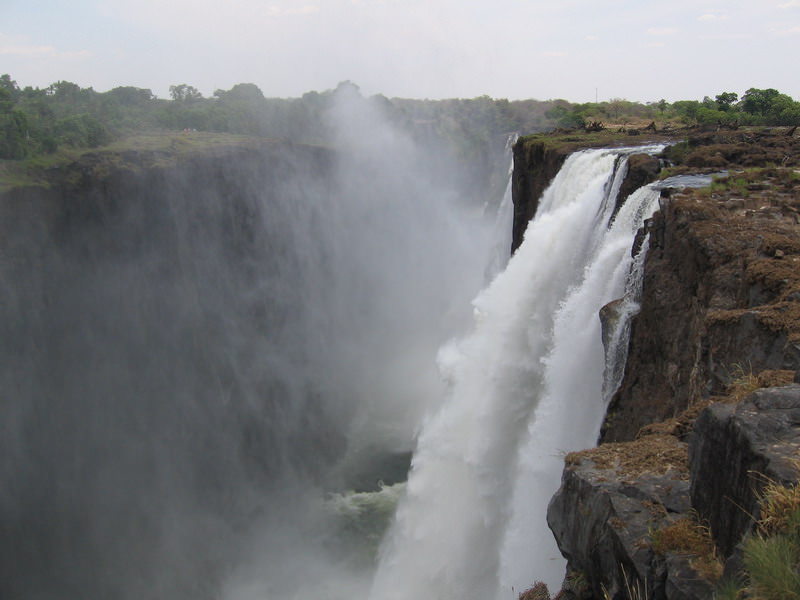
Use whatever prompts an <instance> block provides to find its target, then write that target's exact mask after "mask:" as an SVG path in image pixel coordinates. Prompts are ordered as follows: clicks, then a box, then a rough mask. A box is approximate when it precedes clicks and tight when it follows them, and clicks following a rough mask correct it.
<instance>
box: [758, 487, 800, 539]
mask: <svg viewBox="0 0 800 600" xmlns="http://www.w3.org/2000/svg"><path fill="white" fill-rule="evenodd" d="M760 507H761V518H760V519H759V520H758V530H759V532H761V533H762V534H764V535H775V534H777V533H780V532H792V530H793V529H795V528H798V527H800V518H799V517H800V487H798V486H797V485H790V486H784V485H781V484H780V483H777V482H774V481H770V482H769V483H767V486H766V487H765V488H764V491H763V492H762V494H761V502H760ZM796 533H800V531H797V532H796Z"/></svg>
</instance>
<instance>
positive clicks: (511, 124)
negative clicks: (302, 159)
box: [0, 74, 800, 160]
mask: <svg viewBox="0 0 800 600" xmlns="http://www.w3.org/2000/svg"><path fill="white" fill-rule="evenodd" d="M343 92H350V93H353V92H355V93H358V88H357V86H355V85H354V84H352V83H350V82H343V83H341V84H339V86H338V87H337V88H336V89H335V90H328V91H324V92H313V91H312V92H308V93H306V94H304V95H303V96H302V97H301V98H291V99H286V98H266V97H265V96H264V94H263V93H262V91H261V90H260V89H259V88H258V87H257V86H256V85H254V84H252V83H240V84H238V85H235V86H233V87H232V88H231V89H230V90H227V91H225V90H217V91H215V92H214V95H213V97H211V98H204V97H203V96H202V94H200V92H198V90H197V89H196V88H194V87H193V86H190V85H187V84H179V85H173V86H171V87H170V96H171V98H170V99H169V100H166V99H159V98H157V97H156V96H155V95H154V94H153V93H152V92H151V91H150V90H149V89H143V88H137V87H130V86H126V87H117V88H114V89H112V90H110V91H108V92H96V91H95V90H93V89H92V88H81V87H80V86H78V85H76V84H74V83H71V82H69V81H59V82H56V83H54V84H52V85H50V86H48V87H46V88H33V87H30V86H28V87H25V88H20V87H19V86H18V85H17V83H16V82H15V81H14V80H13V79H12V78H11V76H10V75H7V74H6V75H2V76H0V159H11V160H18V159H24V158H29V157H34V156H37V155H41V154H48V153H53V152H55V151H56V150H58V149H60V148H64V147H73V148H94V147H97V146H101V145H103V144H106V143H109V142H111V141H113V140H115V139H119V138H121V137H124V136H125V135H128V134H131V133H135V132H141V131H152V130H173V131H181V130H187V129H188V130H198V131H212V132H225V133H238V134H247V135H257V136H266V137H274V138H286V139H292V140H295V141H300V142H308V143H327V142H328V141H329V140H330V139H331V137H330V132H329V131H328V129H327V127H328V126H329V125H328V123H329V121H328V120H327V119H326V118H325V113H326V111H328V110H329V109H330V107H331V105H332V102H333V100H334V98H335V97H336V94H339V93H343ZM365 101H367V102H371V103H374V104H375V105H377V106H379V107H380V109H381V110H382V111H383V112H384V114H385V115H386V117H387V118H388V119H390V120H392V121H393V122H395V123H397V124H399V125H401V126H402V127H404V128H405V129H406V130H407V131H410V132H412V135H415V136H422V137H425V138H435V139H436V140H438V142H439V143H442V142H445V143H446V144H447V145H448V146H449V147H450V149H451V150H452V149H455V150H456V151H457V152H460V153H466V154H469V153H470V152H473V151H474V148H476V147H482V146H483V145H485V142H486V140H489V139H491V138H492V137H493V136H496V135H499V134H501V133H504V132H510V131H517V132H519V133H522V134H527V133H535V132H539V131H547V130H549V129H552V128H554V127H563V128H582V127H585V126H586V125H587V123H592V122H594V123H600V122H603V123H608V124H614V125H616V126H619V125H622V126H625V124H627V123H633V122H641V121H642V120H654V121H655V120H659V121H661V122H662V123H670V124H673V125H675V124H684V125H716V126H721V125H729V126H736V125H796V124H798V123H800V103H798V102H795V101H794V100H793V99H792V98H790V97H789V96H787V95H785V94H782V93H780V92H778V91H777V90H774V89H766V90H759V89H755V88H752V89H750V90H748V91H747V92H746V93H745V94H744V96H742V98H741V99H740V98H739V97H738V95H737V94H735V93H730V92H723V93H722V94H719V95H718V96H716V97H715V98H714V99H713V100H712V99H711V98H709V97H706V98H704V99H703V100H702V101H693V100H683V101H679V102H674V103H672V104H670V103H668V102H666V101H664V100H661V101H659V102H653V103H646V104H642V103H637V102H630V101H627V100H620V99H615V100H611V101H608V102H594V103H586V104H573V103H570V102H567V101H565V100H548V101H539V100H520V101H509V100H505V99H492V98H490V97H488V96H481V97H479V98H472V99H453V100H410V99H398V98H393V99H389V98H386V97H385V96H381V95H377V96H372V97H370V98H368V99H365Z"/></svg>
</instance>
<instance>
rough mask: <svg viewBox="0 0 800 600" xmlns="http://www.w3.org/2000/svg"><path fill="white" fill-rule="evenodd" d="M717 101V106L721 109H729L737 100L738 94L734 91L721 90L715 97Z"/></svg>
mask: <svg viewBox="0 0 800 600" xmlns="http://www.w3.org/2000/svg"><path fill="white" fill-rule="evenodd" d="M714 99H715V100H716V101H717V107H718V108H719V110H721V111H727V110H730V109H731V107H732V106H733V105H734V104H736V103H737V102H738V101H739V94H737V93H735V92H722V93H721V94H718V95H717V96H716V97H715V98H714Z"/></svg>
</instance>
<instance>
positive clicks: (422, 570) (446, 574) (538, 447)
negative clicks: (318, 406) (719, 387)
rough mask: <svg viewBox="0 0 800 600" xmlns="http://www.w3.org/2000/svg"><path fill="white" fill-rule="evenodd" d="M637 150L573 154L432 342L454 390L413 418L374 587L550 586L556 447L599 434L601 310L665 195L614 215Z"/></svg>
mask: <svg viewBox="0 0 800 600" xmlns="http://www.w3.org/2000/svg"><path fill="white" fill-rule="evenodd" d="M656 150H657V148H655V147H653V148H649V149H642V148H639V149H636V151H638V152H642V151H656ZM631 152H633V149H613V150H612V149H602V150H586V151H582V152H578V153H576V154H573V155H571V156H570V157H569V158H568V159H567V161H566V162H565V164H564V166H563V167H562V169H561V170H560V172H559V173H558V175H557V176H556V178H555V179H554V181H553V182H552V184H551V185H550V187H549V188H548V189H547V190H546V191H545V193H544V195H543V197H542V199H541V201H540V205H539V210H538V213H537V215H536V217H535V218H534V219H533V220H532V221H531V223H530V224H529V226H528V229H527V231H526V234H525V239H524V241H523V243H522V245H521V246H520V248H519V249H518V250H517V252H516V254H515V255H514V256H513V257H512V259H511V261H510V262H509V263H508V265H507V267H506V268H505V270H504V271H503V272H501V273H500V274H499V275H498V276H497V277H496V278H495V279H494V280H493V281H492V283H491V284H490V285H489V286H488V287H487V288H486V289H485V290H484V291H482V292H481V293H480V294H479V295H478V297H477V298H476V300H475V301H474V324H473V328H472V331H471V333H470V334H469V335H467V336H466V337H463V338H461V339H457V340H454V341H452V342H450V343H449V344H447V345H445V346H444V347H443V348H442V349H441V350H440V353H439V359H438V360H439V366H440V370H441V373H442V375H443V378H444V380H445V382H446V384H447V386H448V389H447V398H446V400H445V402H444V404H443V405H442V407H441V409H440V410H439V411H438V412H437V413H436V414H434V415H432V416H430V417H429V418H428V419H427V420H426V422H425V423H424V424H423V426H422V428H421V432H420V434H419V437H418V444H417V448H416V451H415V453H414V457H413V462H412V469H411V472H410V475H409V480H408V483H407V487H406V494H405V497H404V498H403V499H402V500H401V502H400V505H399V507H398V510H397V513H396V515H395V522H394V524H393V527H392V529H391V531H390V533H389V535H388V536H387V539H386V540H385V543H384V547H383V549H382V554H381V560H380V564H379V565H378V569H377V572H376V575H375V578H374V582H373V587H372V593H371V598H372V599H373V600H393V599H397V600H406V599H408V598H437V599H440V600H445V599H453V600H456V599H458V600H471V599H474V600H484V599H487V598H495V597H498V598H508V597H510V596H509V594H512V589H513V590H516V591H517V592H521V591H523V590H524V589H526V588H527V587H528V586H530V585H531V584H532V583H533V582H534V581H535V580H541V581H544V582H546V583H547V584H548V585H549V586H550V587H551V589H553V591H555V590H557V589H558V587H559V585H560V582H561V577H562V576H563V567H564V563H563V560H562V559H561V557H560V555H559V553H558V551H557V549H556V547H555V543H554V541H553V540H552V534H551V533H550V531H549V530H548V528H547V526H546V523H545V509H546V506H547V502H548V501H549V498H550V497H551V496H552V494H553V493H554V492H555V490H556V489H557V487H558V482H559V479H560V474H561V467H562V455H563V453H564V452H568V451H572V450H576V449H580V448H584V447H588V446H591V445H593V444H594V442H595V440H596V437H597V433H598V431H599V427H600V424H601V420H602V418H603V414H604V411H605V402H604V397H603V377H604V372H605V371H608V367H607V366H606V364H605V356H604V350H603V347H602V343H601V336H600V322H599V318H598V311H599V309H600V308H601V307H602V306H603V305H605V304H606V303H608V302H609V301H611V300H614V299H616V298H619V297H621V296H623V295H624V294H625V292H626V289H627V290H628V292H629V294H633V293H634V292H635V288H636V281H637V275H636V273H633V274H632V271H631V266H632V259H631V257H630V248H631V245H632V242H633V237H634V235H635V233H636V231H637V229H638V228H639V227H640V226H641V224H642V222H643V220H644V219H645V218H647V217H649V216H650V214H651V213H652V212H653V210H654V209H655V206H656V203H657V198H658V192H657V191H655V190H652V189H649V188H648V189H644V190H641V191H640V192H637V193H636V194H634V195H632V196H631V198H630V199H629V200H628V202H627V203H626V204H625V205H624V206H623V207H622V208H621V209H620V210H619V212H618V213H617V214H616V215H615V216H614V219H613V221H611V217H612V215H613V214H614V205H615V200H616V195H617V192H618V190H619V186H620V183H621V180H622V177H623V175H624V170H625V168H626V159H627V156H628V155H629V154H630V153H631ZM610 221H611V223H610V224H609V222H610ZM633 309H634V308H632V309H631V310H629V313H630V312H632V311H633ZM621 321H625V319H621ZM614 368H615V367H614V366H613V365H612V367H611V371H613V370H614Z"/></svg>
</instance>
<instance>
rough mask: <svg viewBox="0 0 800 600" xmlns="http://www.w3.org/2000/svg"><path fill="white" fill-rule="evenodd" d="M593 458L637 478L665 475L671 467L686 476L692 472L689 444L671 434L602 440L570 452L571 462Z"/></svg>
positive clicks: (603, 466) (598, 465)
mask: <svg viewBox="0 0 800 600" xmlns="http://www.w3.org/2000/svg"><path fill="white" fill-rule="evenodd" d="M584 459H589V460H591V461H592V462H593V463H594V465H595V467H596V468H597V469H601V470H614V471H615V472H616V474H617V475H619V476H621V477H625V478H631V479H633V478H636V477H639V476H640V475H643V474H645V473H653V474H656V475H663V474H664V473H666V472H667V471H669V470H670V469H674V470H676V471H678V472H679V473H680V474H681V476H682V477H688V476H689V459H688V453H687V447H686V444H684V443H683V442H681V441H680V440H678V439H677V438H675V437H673V436H671V435H648V436H645V437H642V438H640V439H638V440H636V441H633V442H621V443H609V444H601V445H600V446H598V447H597V448H591V449H589V450H581V451H580V452H570V453H569V454H567V457H566V464H567V466H570V465H573V466H574V465H578V464H580V462H581V461H582V460H584Z"/></svg>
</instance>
